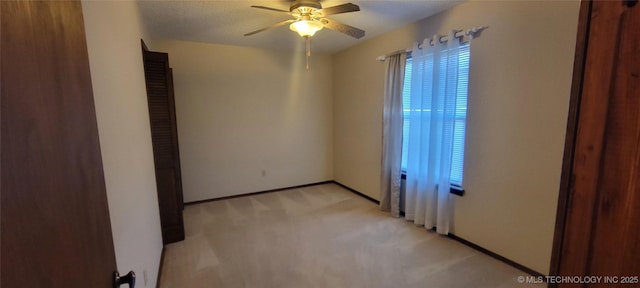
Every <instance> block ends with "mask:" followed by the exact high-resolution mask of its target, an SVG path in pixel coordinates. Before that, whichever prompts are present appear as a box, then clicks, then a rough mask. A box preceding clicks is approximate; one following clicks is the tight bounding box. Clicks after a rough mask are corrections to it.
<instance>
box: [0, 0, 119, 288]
mask: <svg viewBox="0 0 640 288" xmlns="http://www.w3.org/2000/svg"><path fill="white" fill-rule="evenodd" d="M0 18H1V20H0V22H1V24H0V25H1V26H0V34H1V39H0V50H1V52H0V62H1V63H2V64H1V72H0V73H1V77H0V79H1V80H0V83H1V84H0V86H1V92H0V102H1V104H0V106H1V109H0V111H1V112H0V127H1V128H0V130H1V134H0V137H1V141H0V148H1V161H0V163H1V166H0V170H1V172H0V175H1V176H0V177H1V178H0V179H1V180H0V182H1V185H0V187H1V188H0V189H1V190H0V194H1V201H2V204H1V213H0V214H1V234H2V235H1V239H2V241H1V245H0V247H1V248H0V249H1V258H2V263H1V265H2V267H1V268H2V269H1V270H2V271H1V273H2V274H1V277H2V278H1V280H0V286H1V287H3V288H10V287H100V288H102V287H104V288H106V287H112V285H113V284H112V283H113V279H112V277H113V276H112V275H113V272H114V271H115V270H116V261H115V253H114V248H113V240H112V236H111V225H110V221H109V210H108V206H107V198H106V190H105V183H104V176H103V171H102V159H101V155H100V146H99V142H98V130H97V124H96V114H95V107H94V102H93V92H92V87H91V78H90V72H89V62H88V55H87V46H86V40H85V31H84V22H83V18H82V8H81V5H80V2H78V1H15V2H14V1H11V2H10V1H0Z"/></svg>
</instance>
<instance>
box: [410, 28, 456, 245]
mask: <svg viewBox="0 0 640 288" xmlns="http://www.w3.org/2000/svg"><path fill="white" fill-rule="evenodd" d="M454 34H455V31H451V32H450V33H449V35H448V41H446V42H445V43H440V41H439V39H440V37H439V36H434V38H433V39H432V41H429V40H425V41H424V43H423V45H422V48H421V49H419V48H418V45H417V44H416V45H414V47H413V52H412V57H413V60H412V62H413V73H412V79H411V104H410V112H409V117H410V124H409V125H410V126H409V139H408V140H409V144H408V146H409V148H408V151H407V153H408V154H407V182H406V195H405V197H406V198H405V203H406V209H405V210H406V211H405V213H406V216H405V217H406V218H407V220H413V221H414V222H415V223H416V224H418V225H424V227H425V228H427V229H431V228H433V227H436V231H437V232H438V233H439V234H448V233H449V230H450V227H451V221H452V215H453V205H452V199H451V196H450V194H449V189H450V185H451V184H450V171H451V157H452V150H453V131H454V130H453V128H454V122H455V109H456V95H457V93H456V91H457V85H458V81H457V76H458V47H459V45H460V41H459V39H458V38H456V37H455V36H454ZM430 42H431V44H429V43H430Z"/></svg>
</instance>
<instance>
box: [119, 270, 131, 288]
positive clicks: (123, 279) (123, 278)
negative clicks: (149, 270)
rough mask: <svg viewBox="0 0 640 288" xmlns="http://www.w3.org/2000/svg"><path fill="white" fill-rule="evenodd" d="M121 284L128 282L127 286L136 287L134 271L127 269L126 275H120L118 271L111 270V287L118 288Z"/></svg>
mask: <svg viewBox="0 0 640 288" xmlns="http://www.w3.org/2000/svg"><path fill="white" fill-rule="evenodd" d="M122 284H129V288H134V287H136V273H133V271H129V273H127V275H124V276H120V273H118V271H116V272H113V288H118V287H120V285H122Z"/></svg>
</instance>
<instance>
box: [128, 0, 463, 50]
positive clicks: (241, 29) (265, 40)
mask: <svg viewBox="0 0 640 288" xmlns="http://www.w3.org/2000/svg"><path fill="white" fill-rule="evenodd" d="M348 2H351V3H354V4H356V5H358V6H360V10H361V11H359V12H353V13H345V14H338V15H332V16H330V17H329V18H331V19H334V20H336V21H340V22H342V23H345V24H347V25H351V26H354V27H357V28H360V29H363V30H365V31H366V35H365V37H364V38H361V39H359V40H358V39H354V38H351V37H349V36H347V35H344V34H341V33H338V32H335V31H332V30H328V29H323V30H321V31H319V32H318V33H317V34H316V35H315V36H313V38H312V44H311V45H312V50H313V51H314V52H325V53H334V52H337V51H340V50H343V49H345V48H348V47H350V46H353V45H357V44H358V43H360V42H362V41H365V40H367V39H370V38H372V37H375V36H377V35H380V34H382V33H384V32H387V31H390V30H393V29H396V28H399V27H402V26H404V25H407V24H409V23H412V22H415V21H417V20H420V19H423V18H426V17H429V16H431V15H433V14H436V13H438V12H441V11H444V10H446V9H449V8H451V7H453V6H455V5H457V4H459V3H461V2H462V1H460V0H448V1H447V0H439V1H433V0H432V1H425V0H414V1H409V0H394V1H377V0H375V1H373V0H353V1H350V0H344V1H335V0H325V1H321V3H322V6H323V7H331V6H335V5H339V4H344V3H348ZM289 3H290V1H287V0H275V1H274V0H269V1H267V0H253V1H247V0H235V1H230V0H226V1H220V0H214V1H184V0H183V1H167V0H157V1H139V2H138V4H139V6H140V10H141V13H142V18H143V21H144V23H145V25H146V26H147V28H148V30H149V32H150V34H151V35H150V36H151V37H154V38H162V39H175V40H184V41H196V42H207V43H215V44H225V45H237V46H250V47H260V48H268V49H278V50H284V51H292V50H298V49H303V47H304V40H303V39H302V38H301V37H300V36H298V35H297V34H296V33H295V32H293V31H290V30H289V27H288V26H281V27H278V28H275V29H271V30H268V31H264V32H262V33H258V34H255V35H252V36H247V37H245V36H243V35H244V34H246V33H248V32H251V31H254V30H258V29H260V28H263V27H266V26H270V25H272V24H275V23H277V22H280V21H283V20H287V19H290V18H291V16H289V15H288V14H285V13H278V12H272V11H268V10H261V9H255V8H251V7H249V6H251V5H261V6H268V7H273V8H279V9H283V10H287V11H288V10H289Z"/></svg>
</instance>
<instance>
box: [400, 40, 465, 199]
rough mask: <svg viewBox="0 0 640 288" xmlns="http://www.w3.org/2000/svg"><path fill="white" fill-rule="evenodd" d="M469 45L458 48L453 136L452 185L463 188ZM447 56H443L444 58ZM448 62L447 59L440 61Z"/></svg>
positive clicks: (406, 98)
mask: <svg viewBox="0 0 640 288" xmlns="http://www.w3.org/2000/svg"><path fill="white" fill-rule="evenodd" d="M469 47H470V46H469V43H467V44H463V45H461V46H460V47H459V48H458V79H457V80H458V91H457V96H456V121H455V124H454V135H453V155H452V159H451V184H453V185H457V186H460V187H462V175H463V168H464V141H465V129H466V119H467V95H468V91H469V62H470V60H471V59H470V57H471V51H470V48H469ZM444 57H445V56H443V58H444ZM439 60H440V61H446V59H439ZM412 67H413V65H412V59H411V58H407V62H406V65H405V74H404V75H405V76H404V86H403V89H402V109H403V116H404V123H403V127H402V170H403V171H406V169H407V151H408V146H409V145H408V142H409V141H408V139H409V137H408V135H409V126H410V125H411V114H410V112H411V111H410V109H409V107H410V104H409V103H410V102H411V73H412Z"/></svg>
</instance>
